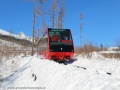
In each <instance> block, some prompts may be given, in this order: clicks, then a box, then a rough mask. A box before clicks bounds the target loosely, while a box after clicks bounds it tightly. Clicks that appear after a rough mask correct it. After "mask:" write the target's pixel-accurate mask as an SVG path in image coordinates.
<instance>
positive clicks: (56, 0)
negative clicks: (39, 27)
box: [50, 0, 59, 28]
mask: <svg viewBox="0 0 120 90" xmlns="http://www.w3.org/2000/svg"><path fill="white" fill-rule="evenodd" d="M58 3H59V0H52V6H51V11H50V16H51V21H52V28H54V26H55V15H56V12H57V10H58Z"/></svg>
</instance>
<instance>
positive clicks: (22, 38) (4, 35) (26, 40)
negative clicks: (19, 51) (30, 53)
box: [0, 29, 32, 46]
mask: <svg viewBox="0 0 120 90" xmlns="http://www.w3.org/2000/svg"><path fill="white" fill-rule="evenodd" d="M0 39H2V40H6V41H10V42H14V43H16V44H20V45H23V46H31V45H32V37H28V36H26V35H25V34H24V33H22V32H21V33H19V35H15V34H12V33H9V32H7V31H5V30H2V29H0Z"/></svg>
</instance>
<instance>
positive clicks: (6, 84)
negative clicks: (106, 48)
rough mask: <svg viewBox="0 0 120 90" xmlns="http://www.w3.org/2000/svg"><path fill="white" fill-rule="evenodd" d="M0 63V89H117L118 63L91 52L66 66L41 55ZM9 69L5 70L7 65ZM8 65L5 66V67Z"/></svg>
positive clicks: (115, 60)
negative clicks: (90, 55) (88, 56)
mask: <svg viewBox="0 0 120 90" xmlns="http://www.w3.org/2000/svg"><path fill="white" fill-rule="evenodd" d="M4 63H5V64H1V67H2V66H3V65H4V66H5V67H4V69H0V70H1V72H4V70H5V69H6V68H7V69H6V70H5V73H0V74H1V75H0V76H1V79H0V83H1V84H0V85H1V89H0V90H2V89H3V90H5V89H7V90H42V89H44V90H120V60H117V59H107V58H104V57H103V56H101V55H99V54H97V53H96V52H94V53H93V56H92V58H91V59H85V58H83V57H82V56H81V55H79V56H77V57H75V58H74V59H73V62H66V64H67V65H64V64H59V63H56V62H54V61H49V60H46V59H44V58H41V56H39V57H37V55H34V56H26V57H24V55H21V56H19V57H15V58H13V59H9V60H7V62H4ZM12 64H13V65H16V66H15V67H13V68H8V67H10V66H11V65H12ZM7 66H8V67H7Z"/></svg>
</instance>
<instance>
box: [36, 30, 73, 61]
mask: <svg viewBox="0 0 120 90" xmlns="http://www.w3.org/2000/svg"><path fill="white" fill-rule="evenodd" d="M38 52H39V54H40V55H44V56H45V58H47V59H50V60H56V61H65V60H67V61H69V60H71V59H72V58H73V55H74V45H73V39H72V34H71V31H70V29H54V28H47V29H46V31H45V33H44V35H43V37H42V38H40V39H39V41H38Z"/></svg>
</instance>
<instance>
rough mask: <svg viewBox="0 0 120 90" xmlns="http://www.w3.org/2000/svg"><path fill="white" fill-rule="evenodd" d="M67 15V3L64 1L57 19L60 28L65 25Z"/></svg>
mask: <svg viewBox="0 0 120 90" xmlns="http://www.w3.org/2000/svg"><path fill="white" fill-rule="evenodd" d="M64 15H65V5H64V1H63V2H62V6H61V8H60V11H59V13H58V19H57V27H58V28H62V26H63V17H64Z"/></svg>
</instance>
